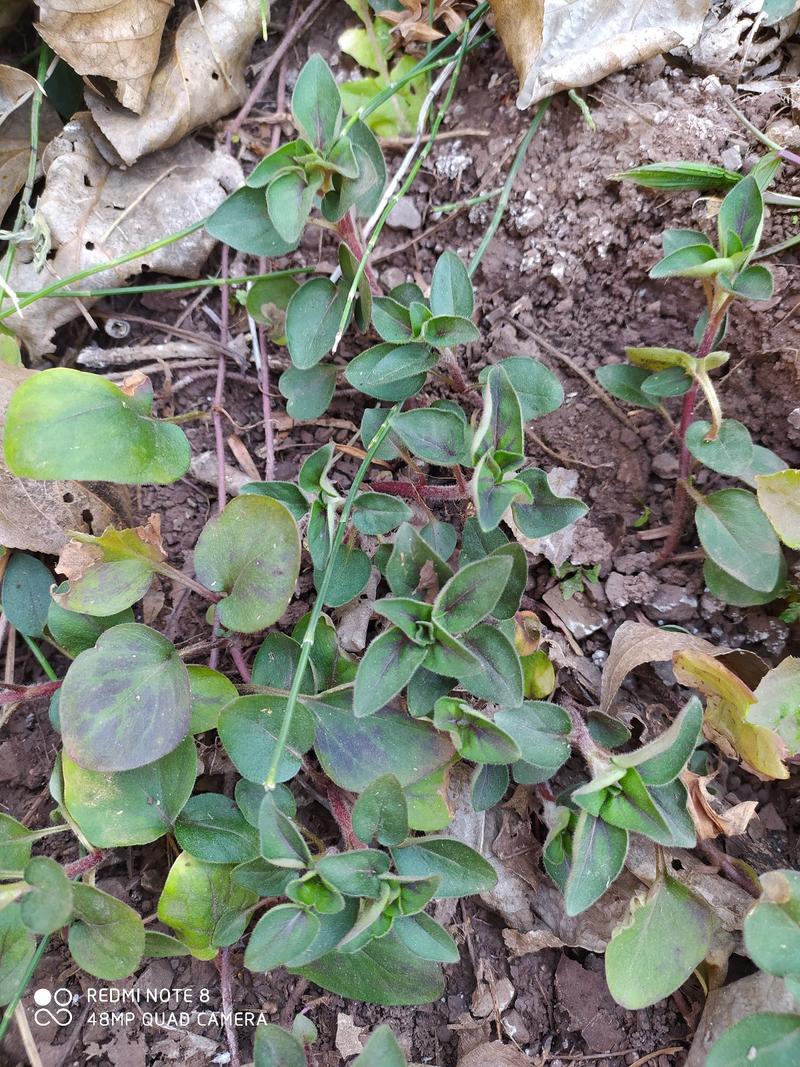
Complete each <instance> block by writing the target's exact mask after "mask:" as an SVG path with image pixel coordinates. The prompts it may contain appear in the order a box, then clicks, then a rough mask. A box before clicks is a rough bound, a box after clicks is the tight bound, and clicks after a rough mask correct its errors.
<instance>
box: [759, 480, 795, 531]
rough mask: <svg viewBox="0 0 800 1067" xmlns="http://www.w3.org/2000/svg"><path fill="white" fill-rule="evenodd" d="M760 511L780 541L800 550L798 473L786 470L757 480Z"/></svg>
mask: <svg viewBox="0 0 800 1067" xmlns="http://www.w3.org/2000/svg"><path fill="white" fill-rule="evenodd" d="M756 493H757V495H758V503H759V505H760V506H761V510H762V511H763V512H764V514H765V515H766V516H767V518H768V519H769V521H770V522H771V523H772V526H773V528H774V530H775V533H776V534H777V535H778V537H780V539H781V541H783V543H784V544H785V545H787V546H788V547H789V548H800V471H798V470H785V471H777V472H776V473H775V474H759V475H757V476H756Z"/></svg>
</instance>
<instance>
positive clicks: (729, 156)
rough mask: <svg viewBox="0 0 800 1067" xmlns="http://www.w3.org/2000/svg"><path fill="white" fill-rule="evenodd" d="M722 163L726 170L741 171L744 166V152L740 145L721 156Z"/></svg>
mask: <svg viewBox="0 0 800 1067" xmlns="http://www.w3.org/2000/svg"><path fill="white" fill-rule="evenodd" d="M719 160H720V163H721V164H722V166H723V167H724V168H725V169H726V170H740V169H741V166H742V150H741V148H740V147H739V145H738V144H734V145H731V147H730V148H726V149H725V151H724V152H722V153H721V154H720V157H719Z"/></svg>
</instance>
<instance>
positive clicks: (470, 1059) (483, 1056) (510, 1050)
mask: <svg viewBox="0 0 800 1067" xmlns="http://www.w3.org/2000/svg"><path fill="white" fill-rule="evenodd" d="M458 1067H531V1061H530V1060H529V1059H528V1057H527V1056H526V1055H525V1053H524V1052H520V1050H519V1049H518V1048H515V1047H514V1046H513V1045H504V1044H503V1042H502V1041H492V1042H491V1044H488V1045H478V1047H477V1048H474V1049H472V1051H471V1052H468V1053H467V1054H466V1056H462V1057H461V1058H460V1059H459V1061H458Z"/></svg>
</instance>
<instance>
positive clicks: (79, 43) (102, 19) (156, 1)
mask: <svg viewBox="0 0 800 1067" xmlns="http://www.w3.org/2000/svg"><path fill="white" fill-rule="evenodd" d="M173 3H174V0H54V2H52V3H51V2H49V0H39V22H38V23H37V25H36V28H37V30H38V31H39V33H40V34H41V35H42V37H43V38H44V40H45V41H46V42H47V43H48V44H49V45H50V47H51V48H52V49H53V51H54V52H55V53H56V54H57V55H59V56H61V58H62V59H64V60H66V62H67V63H69V65H70V66H71V67H72V68H73V70H76V71H77V72H78V74H83V75H84V76H85V77H87V78H109V79H110V80H111V81H115V82H116V83H117V88H116V96H117V99H118V100H119V102H120V103H121V104H122V105H123V107H127V108H130V109H131V111H141V110H142V108H143V106H144V102H145V100H146V98H147V90H148V89H149V87H150V79H151V78H152V76H153V71H154V70H155V69H156V65H157V63H158V54H159V51H160V49H161V35H162V33H163V32H164V23H165V22H166V21H167V16H168V15H169V13H170V10H171V9H172V5H173Z"/></svg>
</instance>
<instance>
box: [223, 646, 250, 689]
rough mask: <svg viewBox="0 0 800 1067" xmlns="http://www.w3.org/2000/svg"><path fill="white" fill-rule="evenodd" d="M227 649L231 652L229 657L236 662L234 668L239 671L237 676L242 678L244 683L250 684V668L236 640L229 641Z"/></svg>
mask: <svg viewBox="0 0 800 1067" xmlns="http://www.w3.org/2000/svg"><path fill="white" fill-rule="evenodd" d="M228 651H229V652H230V654H231V659H232V660H233V662H234V663H235V664H236V670H237V671H238V672H239V677H240V678H241V679H242V681H243V682H244V684H245V685H250V683H251V682H252V680H253V678H252V675H251V674H250V668H249V667H248V666H247V661H246V660H245V658H244V654H243V652H242V650H241V648H240V647H239V643H238V641H231V643H230V645H229V646H228Z"/></svg>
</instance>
